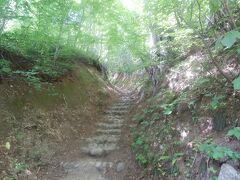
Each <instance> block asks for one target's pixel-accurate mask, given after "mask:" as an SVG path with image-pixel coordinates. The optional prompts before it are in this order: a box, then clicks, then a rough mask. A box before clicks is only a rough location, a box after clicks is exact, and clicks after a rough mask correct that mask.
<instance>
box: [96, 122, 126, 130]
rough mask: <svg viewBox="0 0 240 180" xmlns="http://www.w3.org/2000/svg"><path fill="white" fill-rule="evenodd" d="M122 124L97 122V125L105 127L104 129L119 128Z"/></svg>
mask: <svg viewBox="0 0 240 180" xmlns="http://www.w3.org/2000/svg"><path fill="white" fill-rule="evenodd" d="M122 125H123V124H121V123H119V124H113V123H111V124H110V123H98V124H97V127H100V128H106V129H116V128H121V127H122Z"/></svg>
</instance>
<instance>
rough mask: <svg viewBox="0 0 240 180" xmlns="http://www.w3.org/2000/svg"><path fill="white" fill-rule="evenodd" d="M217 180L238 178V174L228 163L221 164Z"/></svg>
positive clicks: (239, 179) (235, 179)
mask: <svg viewBox="0 0 240 180" xmlns="http://www.w3.org/2000/svg"><path fill="white" fill-rule="evenodd" d="M218 180H240V174H239V172H237V171H236V170H235V169H234V168H233V167H232V166H230V165H229V164H223V165H222V166H221V170H220V173H219V176H218Z"/></svg>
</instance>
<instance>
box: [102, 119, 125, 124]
mask: <svg viewBox="0 0 240 180" xmlns="http://www.w3.org/2000/svg"><path fill="white" fill-rule="evenodd" d="M106 122H108V123H113V124H122V123H123V122H124V119H115V118H108V119H107V120H106Z"/></svg>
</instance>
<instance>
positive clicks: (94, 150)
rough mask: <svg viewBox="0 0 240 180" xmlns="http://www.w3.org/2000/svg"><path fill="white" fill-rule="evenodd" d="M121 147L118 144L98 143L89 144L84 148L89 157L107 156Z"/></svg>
mask: <svg viewBox="0 0 240 180" xmlns="http://www.w3.org/2000/svg"><path fill="white" fill-rule="evenodd" d="M117 149H119V147H118V146H117V144H116V143H105V144H97V143H89V145H88V147H84V148H82V150H83V152H84V153H86V154H88V155H89V156H96V157H101V156H106V155H108V154H109V153H110V152H111V151H114V150H117Z"/></svg>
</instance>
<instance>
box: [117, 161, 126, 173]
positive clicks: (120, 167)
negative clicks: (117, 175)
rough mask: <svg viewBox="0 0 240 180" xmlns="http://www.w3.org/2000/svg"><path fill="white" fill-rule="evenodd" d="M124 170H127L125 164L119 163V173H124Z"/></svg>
mask: <svg viewBox="0 0 240 180" xmlns="http://www.w3.org/2000/svg"><path fill="white" fill-rule="evenodd" d="M124 168H125V163H123V162H119V163H118V164H117V172H121V171H123V170H124Z"/></svg>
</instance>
